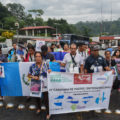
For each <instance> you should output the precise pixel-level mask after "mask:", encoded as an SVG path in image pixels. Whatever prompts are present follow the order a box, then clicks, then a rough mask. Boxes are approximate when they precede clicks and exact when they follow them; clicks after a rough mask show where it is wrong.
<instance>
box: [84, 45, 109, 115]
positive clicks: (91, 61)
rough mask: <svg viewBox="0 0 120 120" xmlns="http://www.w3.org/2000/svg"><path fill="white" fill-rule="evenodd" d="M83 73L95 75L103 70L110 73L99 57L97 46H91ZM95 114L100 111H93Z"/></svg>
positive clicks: (103, 60) (102, 59) (104, 62)
mask: <svg viewBox="0 0 120 120" xmlns="http://www.w3.org/2000/svg"><path fill="white" fill-rule="evenodd" d="M84 69H85V73H96V72H102V71H104V70H106V71H110V70H111V69H110V68H109V67H108V65H107V63H106V60H105V59H104V58H103V57H102V56H100V55H99V46H98V45H96V46H93V49H92V53H91V55H90V56H89V57H88V58H87V59H86V61H85V66H84ZM95 112H97V113H101V110H95Z"/></svg>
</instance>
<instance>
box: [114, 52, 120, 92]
mask: <svg viewBox="0 0 120 120" xmlns="http://www.w3.org/2000/svg"><path fill="white" fill-rule="evenodd" d="M113 58H114V60H115V63H116V65H117V73H118V85H117V86H118V91H119V92H120V51H119V50H116V51H115V53H114V54H113Z"/></svg>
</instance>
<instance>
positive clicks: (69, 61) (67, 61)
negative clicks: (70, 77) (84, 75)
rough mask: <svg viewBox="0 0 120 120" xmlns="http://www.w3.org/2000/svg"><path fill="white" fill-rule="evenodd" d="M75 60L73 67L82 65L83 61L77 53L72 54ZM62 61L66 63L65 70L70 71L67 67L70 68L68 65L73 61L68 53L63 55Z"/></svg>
mask: <svg viewBox="0 0 120 120" xmlns="http://www.w3.org/2000/svg"><path fill="white" fill-rule="evenodd" d="M72 56H73V58H74V60H75V62H76V66H75V67H79V68H80V66H81V65H83V63H84V61H83V58H82V57H81V56H80V55H79V54H76V55H72ZM63 63H65V64H66V66H65V68H66V72H70V71H69V69H70V66H71V64H74V63H73V61H72V57H71V55H70V53H67V54H66V55H65V56H64V59H63Z"/></svg>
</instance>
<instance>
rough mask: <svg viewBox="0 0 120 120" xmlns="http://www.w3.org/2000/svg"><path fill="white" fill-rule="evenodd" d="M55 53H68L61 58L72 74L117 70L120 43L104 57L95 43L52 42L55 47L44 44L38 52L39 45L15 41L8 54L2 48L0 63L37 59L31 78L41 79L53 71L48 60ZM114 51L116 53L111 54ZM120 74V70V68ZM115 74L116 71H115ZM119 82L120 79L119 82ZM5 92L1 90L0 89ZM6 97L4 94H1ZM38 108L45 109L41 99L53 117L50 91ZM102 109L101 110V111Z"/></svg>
mask: <svg viewBox="0 0 120 120" xmlns="http://www.w3.org/2000/svg"><path fill="white" fill-rule="evenodd" d="M52 52H66V54H65V56H64V58H63V61H61V62H60V61H59V63H60V65H61V67H65V70H66V72H70V73H96V72H102V71H113V67H115V66H117V64H120V46H118V49H117V50H116V51H115V52H114V53H113V51H111V49H107V50H106V51H105V53H104V55H105V57H104V56H101V55H100V54H99V46H98V45H95V46H92V47H89V46H88V45H85V44H83V43H81V44H79V45H76V44H75V43H72V44H71V45H68V44H64V46H63V47H61V45H60V44H59V43H57V44H54V43H53V44H52V45H51V46H47V45H43V46H42V47H41V52H38V51H35V47H34V46H33V45H32V44H28V45H27V46H26V45H24V44H16V43H13V48H12V49H11V50H10V51H9V52H8V55H7V56H5V55H3V54H2V51H1V49H0V63H3V62H35V63H34V64H33V65H32V66H31V67H30V70H29V74H28V77H29V78H32V79H35V80H39V77H40V76H43V77H44V76H47V72H51V70H50V69H49V65H48V63H49V62H50V61H51V62H57V61H56V60H55V57H54V55H53V54H52ZM111 52H112V53H113V54H111ZM118 73H120V71H119V70H118ZM113 74H114V71H113ZM116 81H118V82H116ZM114 83H115V84H117V85H113V86H115V87H113V88H115V89H118V91H119V92H120V74H118V76H116V78H115V82H114ZM0 93H1V92H0ZM0 100H3V97H2V96H1V97H0ZM36 100H37V104H38V109H37V112H36V113H37V114H39V113H40V112H41V102H42V103H43V104H44V105H45V107H46V111H47V116H46V118H47V119H49V118H50V115H49V101H48V92H44V93H43V95H42V99H41V98H36ZM99 112H100V110H99Z"/></svg>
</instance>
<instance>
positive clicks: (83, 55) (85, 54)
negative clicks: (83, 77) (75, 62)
mask: <svg viewBox="0 0 120 120" xmlns="http://www.w3.org/2000/svg"><path fill="white" fill-rule="evenodd" d="M77 53H78V54H80V56H81V57H83V61H84V64H85V60H86V59H87V57H88V56H89V55H88V53H87V52H86V51H83V52H80V51H79V50H77Z"/></svg>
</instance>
